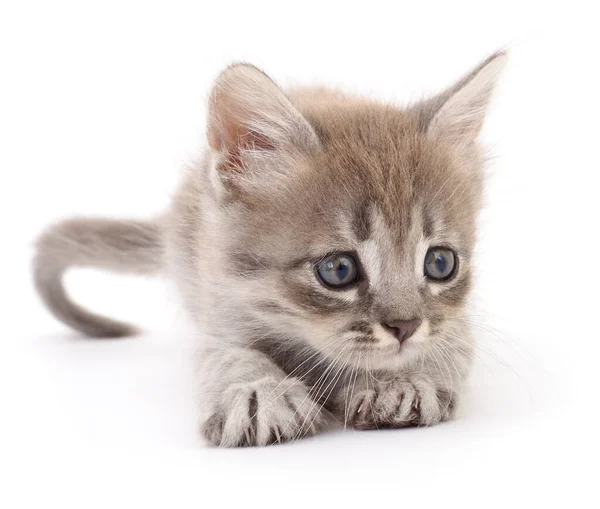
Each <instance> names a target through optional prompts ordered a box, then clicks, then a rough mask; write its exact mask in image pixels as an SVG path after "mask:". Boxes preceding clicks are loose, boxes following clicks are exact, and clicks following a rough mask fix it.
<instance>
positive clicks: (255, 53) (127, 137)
mask: <svg viewBox="0 0 600 509" xmlns="http://www.w3.org/2000/svg"><path fill="white" fill-rule="evenodd" d="M551 4H552V5H551ZM0 5H1V7H0V58H1V60H0V65H1V68H0V73H1V75H0V175H1V177H2V178H1V180H0V198H1V200H0V207H1V214H0V221H2V225H1V226H2V229H1V232H2V235H1V236H0V242H1V243H2V245H1V249H0V253H1V254H0V256H1V261H2V263H1V265H0V270H1V271H2V285H1V286H0V299H2V301H1V302H0V304H1V306H0V313H1V318H2V323H1V329H0V330H1V335H0V397H1V404H0V409H1V410H0V412H1V414H2V416H1V417H0V446H1V449H0V467H1V468H2V470H3V472H2V473H1V474H0V479H1V481H0V484H1V485H2V488H1V489H0V504H1V505H2V507H7V508H8V507H11V508H12V507H29V506H32V507H42V506H44V507H47V506H53V505H60V506H62V507H174V508H180V507H187V506H189V507H209V506H210V507H213V506H214V507H222V506H223V507H229V506H233V505H235V504H237V505H241V504H243V505H244V506H250V507H289V506H292V507H296V506H297V507H324V506H325V504H335V505H336V506H348V505H349V506H350V507H354V506H359V507H376V506H380V505H381V506H382V507H386V508H387V507H416V506H417V505H418V506H419V507H421V506H425V507H429V506H432V507H433V506H435V507H440V504H444V506H446V505H447V506H450V507H454V506H457V507H526V506H531V507H543V506H554V505H557V504H561V505H564V504H567V507H592V506H593V507H598V505H596V504H597V503H598V494H597V482H596V477H597V474H598V467H597V461H598V453H599V452H600V450H599V447H598V445H599V444H598V438H597V431H596V429H597V418H598V414H599V412H598V395H599V394H600V392H599V387H598V382H597V375H596V373H597V371H598V368H597V359H598V354H599V353H600V348H599V346H598V343H599V342H600V334H599V333H598V324H597V318H598V311H597V307H598V301H599V299H598V288H599V283H600V281H599V272H600V250H599V248H600V244H599V241H598V219H599V214H598V201H599V199H598V197H597V193H598V183H599V181H600V180H599V177H598V174H599V171H600V168H599V163H598V159H599V158H598V134H599V133H598V114H599V113H600V108H599V100H598V93H599V90H600V81H599V80H598V77H597V72H598V50H599V49H600V38H599V36H598V35H597V33H598V28H597V21H598V16H597V14H595V13H594V12H592V8H591V6H592V5H593V3H592V2H587V3H585V4H584V3H577V2H565V3H563V4H562V5H558V6H556V5H554V4H553V3H552V2H543V3H539V4H534V3H528V2H524V1H520V2H514V3H512V2H507V1H501V2H500V1H497V2H472V3H471V4H467V3H464V2H456V1H449V2H440V3H439V5H434V4H432V3H430V2H410V3H408V2H389V3H381V2H376V1H370V2H356V3H353V2H350V1H347V2H343V3H338V4H334V3H332V2H325V1H321V2H308V1H303V2H293V3H292V2H284V1H280V2H278V3H273V4H271V5H267V4H263V3H260V2H257V1H247V2H243V3H242V2H240V3H239V4H233V3H229V2H217V1H214V2H210V3H209V2H202V1H196V2H189V3H185V4H184V3H180V2H173V1H170V2H162V3H159V2H150V1H148V2H124V1H119V2H110V1H104V2H81V1H79V2H65V1H58V0H55V1H53V2H27V1H19V2H9V1H3V2H2V3H1V4H0ZM415 6H416V7H415ZM499 47H508V48H509V49H510V52H511V58H510V62H509V66H508V68H507V71H506V74H505V76H504V78H503V79H502V81H501V83H500V87H499V89H498V93H497V95H496V97H495V101H494V107H493V108H492V110H491V113H490V116H489V118H488V123H487V124H486V127H485V130H484V133H483V140H484V141H485V142H486V143H487V145H488V146H489V147H490V150H491V153H492V154H493V155H494V158H493V159H492V161H491V165H490V168H489V175H490V179H489V185H488V193H487V206H486V210H485V213H484V215H483V218H482V224H481V244H480V256H479V283H478V286H477V292H476V294H477V299H476V302H477V311H476V316H475V317H474V318H473V320H474V321H476V322H477V325H476V328H477V330H478V331H479V335H480V338H481V349H480V351H479V353H478V362H477V366H476V369H475V371H474V373H473V376H472V377H471V380H470V383H469V388H468V394H469V396H468V398H467V400H466V402H465V405H464V406H463V408H462V413H461V417H460V418H459V419H458V420H457V421H455V422H452V423H449V424H445V425H442V426H439V427H436V428H431V429H414V430H400V431H381V432H362V433H360V432H350V431H347V432H341V431H340V432H333V433H329V434H326V435H322V436H320V437H317V438H315V439H311V440H306V441H304V442H301V443H297V444H294V445H291V446H278V447H270V448H265V449H243V450H219V449H215V448H209V447H206V446H205V445H204V444H203V442H202V440H201V439H200V438H199V437H198V435H197V432H196V400H195V389H196V388H195V386H194V384H195V382H194V369H196V368H197V364H198V362H197V359H195V357H194V338H193V337H190V334H189V332H187V327H186V324H185V321H186V320H185V317H184V315H183V314H182V311H181V307H180V306H179V304H178V303H177V300H176V296H175V295H174V292H173V291H172V290H171V289H169V287H168V285H167V284H166V282H164V281H152V280H147V281H146V280H138V279H135V278H122V277H116V276H113V275H105V274H100V273H94V272H81V273H72V274H69V277H68V284H69V287H70V289H71V292H72V294H73V295H74V296H75V298H76V299H77V300H78V301H79V302H81V303H83V304H85V305H86V306H88V307H90V308H92V309H94V310H97V311H101V312H104V313H107V314H109V315H111V316H115V317H120V318H125V319H129V320H132V321H134V322H137V323H139V324H142V325H144V326H145V328H146V330H148V331H149V332H148V333H147V334H145V335H143V336H142V337H137V338H133V339H127V340H120V341H98V340H96V341H92V340H86V339H81V338H79V337H77V336H76V335H75V334H74V333H73V332H71V331H69V330H67V329H66V328H65V327H64V326H62V325H61V324H59V323H58V322H56V321H55V320H54V319H53V318H52V317H50V316H49V314H48V313H47V312H46V311H45V310H44V309H43V308H42V306H41V305H40V303H39V302H38V300H37V299H36V297H35V295H34V293H33V291H32V288H31V281H30V279H31V278H30V274H29V263H30V258H31V243H32V241H33V239H34V237H35V235H36V233H37V232H38V231H39V230H40V229H41V228H42V227H43V226H44V225H46V224H47V223H48V222H50V221H52V220H55V219H57V218H60V217H64V216H70V215H103V216H111V217H112V216H115V217H149V216H152V215H153V214H155V213H157V212H159V211H161V210H163V209H164V207H166V206H167V204H168V201H169V196H170V194H171V192H172V191H173V189H174V186H175V185H176V182H177V179H178V175H179V173H180V171H181V169H182V168H183V167H184V166H185V165H187V164H191V163H192V162H193V160H194V158H196V157H197V155H198V154H199V153H200V151H201V149H202V147H203V145H204V126H203V122H204V114H205V108H204V105H205V98H206V94H207V93H208V91H209V87H210V83H211V80H212V79H213V78H214V76H215V75H216V74H217V73H218V72H219V71H220V70H221V69H222V68H223V67H224V66H225V65H227V64H228V63H230V62H231V61H233V60H248V61H251V62H253V63H255V64H257V65H259V66H261V67H263V68H264V69H265V70H266V71H267V72H269V73H270V74H271V75H272V76H273V77H274V78H275V79H276V80H278V81H279V82H280V83H282V84H283V85H285V84H290V83H296V84H310V83H319V84H331V85H336V86H342V87H344V88H346V89H348V90H351V91H356V92H361V93H365V94H368V95H372V96H377V97H381V98H386V99H389V100H393V101H396V102H398V103H406V102H407V101H409V100H415V99H418V98H420V97H422V95H423V94H424V93H432V92H434V91H436V90H439V89H440V88H442V87H444V86H446V85H448V84H450V83H451V82H452V81H453V80H454V79H456V78H457V77H458V76H459V75H461V74H462V73H463V72H465V71H467V70H468V69H469V68H470V67H471V66H473V65H475V64H476V63H477V62H478V61H479V60H480V59H481V58H483V57H485V56H486V55H487V54H488V53H490V52H492V51H494V50H495V49H497V48H499Z"/></svg>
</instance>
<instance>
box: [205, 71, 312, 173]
mask: <svg viewBox="0 0 600 509" xmlns="http://www.w3.org/2000/svg"><path fill="white" fill-rule="evenodd" d="M207 135H208V143H209V145H210V147H211V149H212V150H213V151H215V152H217V153H219V155H220V157H221V161H222V163H224V164H222V165H221V166H222V167H223V168H224V169H225V170H227V171H235V172H242V171H243V170H244V169H245V166H246V164H245V158H256V157H257V156H258V157H260V156H265V155H267V156H268V155H271V154H273V153H276V155H277V156H278V157H281V156H282V154H283V153H285V152H288V153H289V152H294V151H296V152H297V151H302V150H306V149H312V148H316V147H318V145H319V140H318V137H317V135H316V133H315V131H314V130H313V128H312V127H311V125H310V124H309V123H308V121H307V120H306V119H305V118H304V117H303V116H302V114H301V113H300V112H299V111H298V110H297V109H296V108H295V107H294V105H293V104H292V103H291V102H290V100H289V99H288V98H287V97H286V96H285V94H284V93H283V91H282V90H281V89H280V88H279V87H278V86H277V85H276V84H275V83H274V82H273V81H272V80H271V79H270V78H269V77H268V76H267V75H266V74H264V73H263V72H262V71H260V70H259V69H257V68H256V67H254V66H253V65H250V64H235V65H233V66H231V67H229V68H227V69H226V70H225V71H223V72H222V73H221V75H220V76H219V77H218V78H217V80H216V82H215V84H214V86H213V89H212V92H211V95H210V100H209V113H208V130H207Z"/></svg>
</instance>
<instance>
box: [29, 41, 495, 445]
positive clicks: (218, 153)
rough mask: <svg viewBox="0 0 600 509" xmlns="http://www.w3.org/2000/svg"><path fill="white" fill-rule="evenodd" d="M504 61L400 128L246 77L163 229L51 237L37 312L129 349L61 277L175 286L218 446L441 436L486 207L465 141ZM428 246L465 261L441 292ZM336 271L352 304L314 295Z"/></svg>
mask: <svg viewBox="0 0 600 509" xmlns="http://www.w3.org/2000/svg"><path fill="white" fill-rule="evenodd" d="M505 59H506V57H505V55H504V54H503V53H497V54H495V55H493V56H492V57H490V58H489V59H487V60H486V61H484V62H483V63H482V64H480V65H479V66H477V67H476V68H475V70H474V71H472V72H471V73H469V74H468V75H466V76H465V77H464V78H463V79H462V80H460V81H459V82H458V83H457V84H456V85H454V86H453V87H450V88H449V89H448V90H447V91H446V92H443V93H442V94H440V95H439V96H438V97H436V98H432V99H431V100H429V101H425V102H423V103H420V104H416V105H414V106H412V107H410V108H406V109H399V108H395V107H392V106H388V105H382V104H379V103H376V102H372V101H367V100H364V99H360V98H356V97H352V96H345V95H343V94H340V93H337V92H335V93H334V92H330V91H328V90H324V89H307V90H295V91H290V92H288V93H287V94H285V93H284V92H283V91H282V90H281V89H280V88H279V87H278V86H277V85H275V83H274V82H273V81H271V80H270V78H268V77H267V76H266V75H265V74H264V73H262V72H261V71H259V70H257V69H256V68H255V67H253V66H250V65H246V64H238V65H235V66H232V67H230V68H228V69H227V70H225V71H224V72H223V73H222V74H221V76H219V78H218V79H217V81H216V83H215V86H214V88H213V91H212V94H211V97H210V101H209V119H208V129H207V138H208V142H209V150H208V152H207V154H206V157H205V158H204V160H203V161H202V163H201V164H200V165H199V166H198V167H197V168H194V169H192V170H190V171H189V172H188V173H187V174H186V176H185V178H184V179H183V182H182V184H181V186H180V188H179V191H178V193H177V194H176V196H175V197H174V199H173V202H172V207H171V209H170V210H169V212H168V214H166V216H165V218H164V221H161V222H160V223H156V224H155V223H151V222H149V223H142V222H116V221H86V220H71V221H66V222H64V223H61V224H59V225H57V226H55V227H52V228H51V229H50V230H49V231H47V232H46V233H45V234H44V235H42V237H41V238H40V241H39V243H38V254H37V256H36V259H35V263H34V267H35V278H36V285H37V288H38V290H39V292H40V295H41V296H42V298H43V300H44V302H45V303H46V304H47V305H48V307H49V308H50V309H51V310H52V312H53V313H54V314H55V315H56V316H57V317H58V318H59V319H61V320H63V321H64V322H65V323H67V324H69V325H71V326H72V327H74V328H76V329H77V330H80V331H81V332H83V333H85V334H88V335H91V336H121V335H126V334H129V333H131V332H132V329H131V328H130V327H129V326H128V325H125V324H121V323H116V322H113V321H111V320H108V319H106V318H102V317H98V316H96V315H92V314H90V313H88V312H87V311H84V310H82V309H81V308H79V307H78V306H76V305H75V304H73V303H71V302H70V301H69V300H68V298H67V297H66V295H65V292H64V289H63V287H62V283H61V277H62V274H63V272H64V271H65V270H66V269H67V268H69V267H71V266H80V267H81V266H97V267H101V268H105V269H110V270H119V271H132V272H137V273H143V274H149V273H154V272H157V271H159V270H162V269H164V270H165V271H167V272H168V273H169V274H170V275H171V277H172V278H173V279H174V280H175V282H176V283H177V285H178V287H179V290H180V293H181V295H182V297H183V302H184V303H185V305H186V307H187V309H188V311H189V313H190V315H191V317H192V318H193V319H194V321H195V324H196V326H197V328H198V331H199V336H200V337H201V338H202V341H201V344H200V346H201V353H202V355H201V357H200V359H201V364H202V366H201V368H202V369H201V380H200V387H201V388H202V399H201V406H202V408H201V413H202V415H201V426H200V428H201V430H202V433H203V435H204V436H205V437H206V438H207V439H208V440H209V441H210V442H212V443H214V444H216V445H220V446H243V445H267V444H271V443H277V442H282V441H289V440H294V439H298V438H302V437H304V436H307V435H312V434H314V433H316V432H318V431H319V430H322V429H325V428H327V427H328V426H330V425H331V424H332V423H334V422H337V423H338V424H340V423H341V424H344V425H350V426H354V427H356V428H358V429H372V428H380V427H404V426H421V425H432V424H437V423H439V422H442V421H445V420H447V419H450V418H452V416H453V415H454V412H455V409H456V407H457V404H458V402H459V399H460V394H461V386H462V382H463V380H464V378H465V377H466V376H467V374H468V371H469V366H470V363H471V359H472V356H473V348H474V339H473V338H472V336H471V332H470V330H469V329H468V327H467V326H466V323H465V321H463V320H461V316H462V315H463V314H464V312H465V310H466V306H467V300H468V296H469V292H470V288H471V285H472V280H473V268H472V267H471V259H472V254H473V250H474V246H475V229H476V220H477V215H478V212H479V208H480V205H481V195H482V188H483V172H482V167H483V158H482V157H481V154H480V150H479V148H478V146H477V143H476V139H477V135H478V133H479V130H480V129H481V126H482V124H483V120H484V116H485V109H486V106H487V104H488V102H489V100H490V96H491V93H492V90H493V88H494V84H495V81H496V79H497V76H498V74H499V72H500V70H501V68H502V65H503V63H504V61H505ZM432 246H449V247H452V248H453V249H454V250H455V251H456V253H457V255H458V257H459V262H458V265H457V267H458V269H457V271H456V274H455V276H454V277H453V278H452V279H450V280H448V281H445V282H432V281H429V280H427V279H426V278H425V277H424V274H423V259H424V255H425V253H426V251H427V249H428V248H429V247H432ZM333 252H353V253H355V255H356V256H357V257H358V258H359V260H360V263H361V266H362V269H361V270H362V273H361V280H360V282H359V283H358V284H357V285H355V286H353V287H352V288H347V289H342V290H331V289H328V288H326V287H325V286H324V285H322V284H320V283H319V282H318V281H317V279H316V277H315V264H316V263H317V262H318V261H319V260H320V259H323V257H324V256H327V255H328V254H330V253H333ZM397 320H400V321H407V320H413V321H417V322H418V321H420V323H421V325H420V326H419V327H418V329H417V331H416V332H415V333H414V334H413V336H412V337H411V338H410V339H408V340H407V341H405V342H403V343H402V344H400V343H399V342H398V341H397V340H396V338H395V337H394V336H393V335H392V334H390V333H389V331H388V329H386V328H385V327H384V326H383V325H382V324H386V323H388V322H389V321H397Z"/></svg>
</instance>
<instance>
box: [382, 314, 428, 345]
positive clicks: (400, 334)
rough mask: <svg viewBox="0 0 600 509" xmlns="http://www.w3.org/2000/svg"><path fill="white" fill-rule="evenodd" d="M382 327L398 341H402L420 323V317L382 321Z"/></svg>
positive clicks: (408, 336)
mask: <svg viewBox="0 0 600 509" xmlns="http://www.w3.org/2000/svg"><path fill="white" fill-rule="evenodd" d="M381 325H383V328H384V329H386V330H387V331H388V332H390V333H391V334H393V335H394V336H396V338H397V339H398V341H400V343H403V342H404V341H406V340H407V339H408V338H410V337H411V336H412V335H413V333H414V332H415V331H416V330H417V328H418V327H419V325H421V319H420V318H413V319H412V320H393V321H391V322H387V323H382V324H381Z"/></svg>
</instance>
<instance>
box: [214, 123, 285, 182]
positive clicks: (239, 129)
mask: <svg viewBox="0 0 600 509" xmlns="http://www.w3.org/2000/svg"><path fill="white" fill-rule="evenodd" d="M228 127H229V129H228V130H225V132H221V133H220V135H219V134H217V133H215V132H214V131H212V132H211V134H210V135H209V138H208V142H209V145H210V147H211V148H212V149H213V150H216V151H219V152H221V153H222V154H223V160H222V164H223V168H224V169H228V170H232V171H239V170H240V169H241V167H242V153H243V152H244V151H246V150H258V151H260V150H264V151H271V150H275V145H274V144H273V142H272V141H271V140H269V138H267V137H266V136H265V135H264V134H261V133H259V132H256V131H253V130H252V129H249V128H247V127H246V126H243V125H240V124H236V125H229V126H228Z"/></svg>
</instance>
